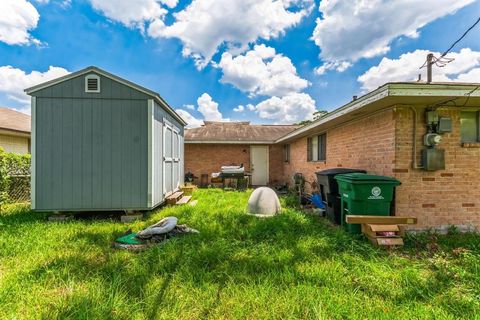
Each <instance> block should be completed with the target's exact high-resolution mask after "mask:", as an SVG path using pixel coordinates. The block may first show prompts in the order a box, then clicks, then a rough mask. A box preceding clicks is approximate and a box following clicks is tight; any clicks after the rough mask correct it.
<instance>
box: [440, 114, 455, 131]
mask: <svg viewBox="0 0 480 320" xmlns="http://www.w3.org/2000/svg"><path fill="white" fill-rule="evenodd" d="M437 131H438V133H447V132H452V118H449V117H440V118H439V119H438V128H437Z"/></svg>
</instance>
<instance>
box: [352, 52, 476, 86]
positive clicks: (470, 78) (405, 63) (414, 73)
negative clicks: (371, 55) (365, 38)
mask: <svg viewBox="0 0 480 320" xmlns="http://www.w3.org/2000/svg"><path fill="white" fill-rule="evenodd" d="M429 52H430V51H427V50H415V51H414V52H408V53H404V54H402V55H401V56H400V57H399V58H398V59H389V58H383V59H382V61H380V63H379V64H378V66H374V67H371V68H370V69H368V70H367V71H366V72H365V73H364V74H362V75H361V76H359V77H358V81H359V82H360V83H361V84H362V89H363V90H364V91H371V90H374V89H376V88H377V87H379V86H381V85H383V84H385V83H386V82H395V81H415V80H417V78H418V74H419V73H422V79H423V80H426V68H423V69H419V67H420V66H421V65H423V63H424V62H425V59H426V57H427V54H428V53H429ZM433 54H434V55H435V56H436V57H439V56H440V53H439V52H433ZM447 57H449V58H454V59H455V60H454V61H453V62H451V63H449V64H447V65H446V66H445V67H443V68H439V67H436V66H435V65H434V66H433V81H464V82H480V77H479V75H480V74H479V73H480V52H479V51H472V50H471V49H468V48H464V49H462V50H460V52H451V53H449V54H448V55H447Z"/></svg>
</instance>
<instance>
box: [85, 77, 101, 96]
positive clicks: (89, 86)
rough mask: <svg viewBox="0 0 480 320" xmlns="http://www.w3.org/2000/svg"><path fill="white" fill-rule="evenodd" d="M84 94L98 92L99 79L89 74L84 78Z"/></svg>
mask: <svg viewBox="0 0 480 320" xmlns="http://www.w3.org/2000/svg"><path fill="white" fill-rule="evenodd" d="M85 92H97V93H98V92H100V77H99V76H97V75H95V74H90V75H88V76H86V77H85Z"/></svg>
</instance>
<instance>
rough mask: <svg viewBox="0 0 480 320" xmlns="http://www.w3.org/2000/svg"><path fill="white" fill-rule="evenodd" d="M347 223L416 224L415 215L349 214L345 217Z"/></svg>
mask: <svg viewBox="0 0 480 320" xmlns="http://www.w3.org/2000/svg"><path fill="white" fill-rule="evenodd" d="M345 221H346V222H347V223H352V224H363V223H367V224H416V223H417V218H415V217H398V216H356V215H347V216H346V217H345Z"/></svg>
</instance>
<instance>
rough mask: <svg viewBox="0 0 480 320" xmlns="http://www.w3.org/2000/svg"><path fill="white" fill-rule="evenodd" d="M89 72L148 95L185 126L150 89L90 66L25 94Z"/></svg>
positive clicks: (30, 93) (170, 108)
mask: <svg viewBox="0 0 480 320" xmlns="http://www.w3.org/2000/svg"><path fill="white" fill-rule="evenodd" d="M89 72H94V73H97V74H100V75H102V76H104V77H107V78H110V79H112V80H114V81H117V82H119V83H122V84H124V85H126V86H129V87H130V88H133V89H135V90H138V91H140V92H143V93H145V94H146V95H149V96H151V97H152V98H153V99H154V100H155V101H157V103H159V104H160V105H161V106H163V107H164V108H165V109H166V110H167V112H168V113H170V114H171V115H172V116H173V117H174V118H175V119H177V120H178V121H180V123H182V124H183V125H187V123H186V122H185V120H183V118H182V117H180V115H179V114H178V113H176V112H175V110H174V109H173V108H172V107H170V105H169V104H168V103H167V102H166V101H165V100H164V99H163V98H162V97H161V96H160V95H159V94H158V93H156V92H155V91H152V90H150V89H147V88H145V87H142V86H140V85H138V84H136V83H133V82H131V81H128V80H126V79H123V78H121V77H119V76H116V75H114V74H111V73H109V72H107V71H105V70H102V69H100V68H98V67H95V66H90V67H87V68H85V69H82V70H79V71H76V72H73V73H70V74H67V75H66V76H63V77H59V78H57V79H53V80H50V81H47V82H44V83H40V84H38V85H36V86H33V87H30V88H27V89H25V92H26V93H27V94H29V95H32V93H34V92H36V91H39V90H42V89H45V88H48V87H50V86H53V85H56V84H58V83H61V82H64V81H67V80H70V79H73V78H76V77H79V76H81V75H84V74H87V73H89Z"/></svg>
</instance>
